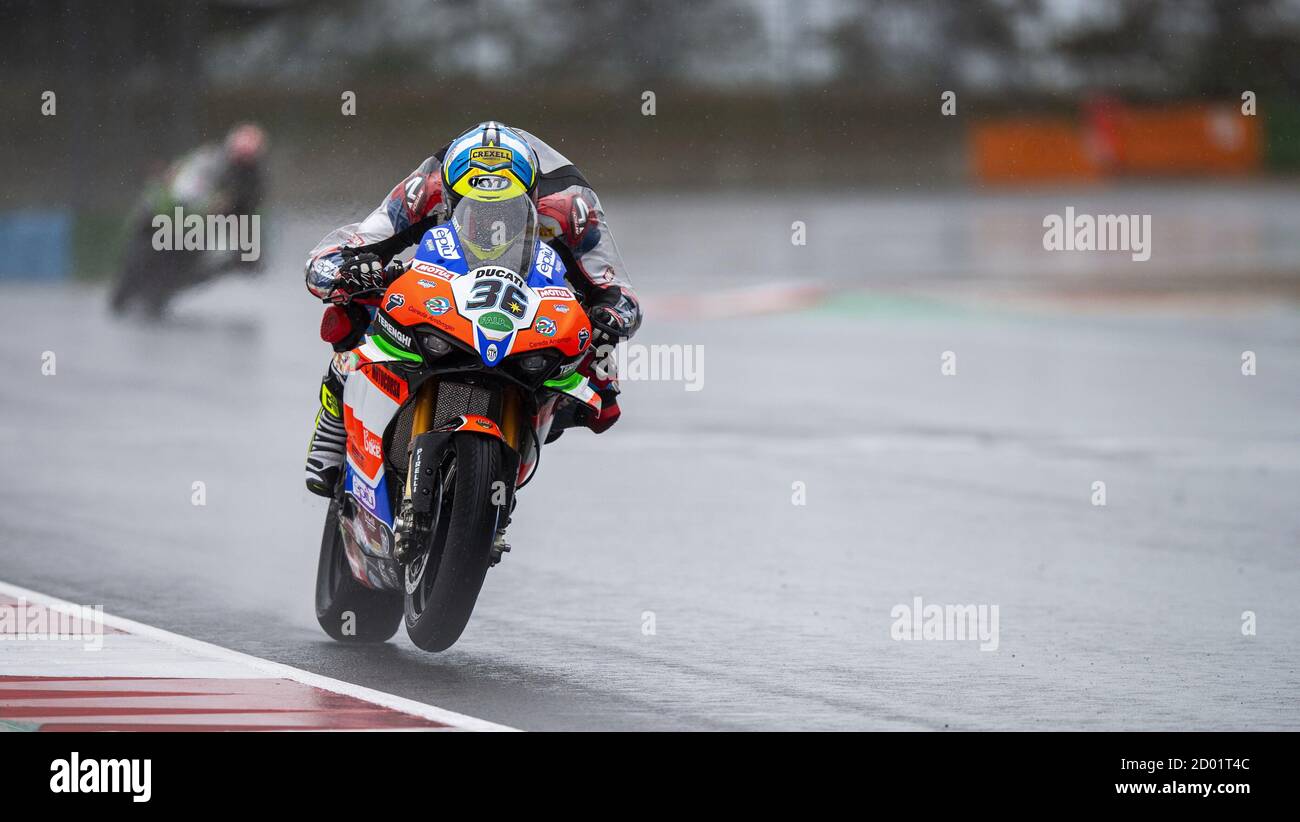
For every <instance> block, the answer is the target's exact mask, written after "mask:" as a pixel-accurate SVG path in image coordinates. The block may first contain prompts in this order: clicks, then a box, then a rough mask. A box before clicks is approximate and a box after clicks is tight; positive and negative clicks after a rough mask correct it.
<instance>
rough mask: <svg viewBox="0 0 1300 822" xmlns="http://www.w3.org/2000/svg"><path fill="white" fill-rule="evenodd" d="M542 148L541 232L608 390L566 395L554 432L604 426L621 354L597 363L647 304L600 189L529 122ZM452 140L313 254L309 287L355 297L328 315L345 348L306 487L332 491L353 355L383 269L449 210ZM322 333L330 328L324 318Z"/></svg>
mask: <svg viewBox="0 0 1300 822" xmlns="http://www.w3.org/2000/svg"><path fill="white" fill-rule="evenodd" d="M520 134H521V135H522V136H523V137H524V138H525V139H526V140H527V141H528V143H529V145H530V146H531V147H532V148H533V150H534V151H535V152H536V154H537V159H538V164H539V175H538V183H537V198H538V199H537V211H538V217H539V221H538V222H539V228H540V233H541V237H542V239H543V240H544V241H546V242H547V243H548V244H549V245H550V246H551V247H552V248H554V249H555V250H556V251H557V252H558V253H559V254H560V256H561V259H562V260H563V261H564V263H565V267H566V269H567V270H568V272H569V285H570V286H571V287H572V289H573V291H574V292H575V293H576V295H577V297H578V300H579V302H580V303H581V304H582V306H583V308H584V310H585V311H586V312H587V315H588V318H589V319H590V320H591V323H592V327H593V332H594V333H593V345H592V346H591V349H590V352H591V353H590V354H589V356H588V357H587V358H586V360H584V362H583V363H582V364H581V365H580V367H579V370H580V372H581V373H583V374H584V375H586V376H588V377H589V378H590V380H591V382H590V384H591V387H592V388H593V389H595V390H596V392H597V393H598V394H599V396H600V398H601V411H600V414H599V415H598V416H597V415H591V414H589V413H588V412H587V410H586V408H585V407H584V406H580V405H579V404H577V403H572V402H563V403H562V405H561V406H560V407H558V408H557V410H556V420H555V423H554V425H553V427H552V435H551V438H552V439H553V438H554V437H556V436H559V434H560V433H561V432H562V431H563V429H564V428H566V427H569V426H573V425H583V426H586V427H588V428H590V429H592V430H593V431H595V432H597V433H600V432H602V431H605V430H606V429H608V428H609V427H610V426H611V425H613V424H614V423H615V422H616V421H617V420H618V417H619V414H620V410H619V407H618V399H617V396H618V392H619V388H618V380H617V375H616V374H612V373H610V371H609V368H610V364H611V363H612V362H613V358H612V357H605V358H604V359H603V360H602V362H601V367H600V368H593V361H594V360H595V358H596V357H597V356H601V355H600V354H599V353H598V352H602V351H608V348H607V347H606V346H607V345H610V344H614V343H617V342H618V341H620V340H622V339H627V338H628V337H631V336H632V334H634V333H635V332H636V330H637V328H638V327H639V326H640V324H641V309H640V305H639V303H638V301H637V297H636V293H635V292H634V291H633V290H632V287H631V283H630V282H629V280H628V277H627V271H626V268H625V266H624V263H623V259H622V256H621V255H620V254H619V251H618V247H617V246H616V245H615V243H614V238H613V235H612V234H611V233H610V230H609V226H608V224H607V223H606V221H605V213H604V211H603V209H602V208H601V205H600V200H599V198H598V197H597V196H596V192H595V191H593V190H592V189H591V187H590V186H589V185H588V184H587V181H586V179H585V178H584V177H583V175H582V173H581V172H580V171H579V170H578V169H577V167H576V166H574V165H573V163H571V162H569V160H568V159H567V158H565V157H564V156H563V155H561V154H560V153H559V152H558V151H556V150H555V149H553V148H551V147H550V146H549V145H547V144H546V143H544V142H542V141H541V140H539V139H538V138H536V137H535V136H533V135H532V134H529V133H528V132H525V131H520ZM446 151H447V147H443V148H442V149H441V150H439V151H438V152H437V153H435V154H434V155H433V156H432V157H429V158H428V159H427V160H425V161H424V162H423V163H421V164H420V165H419V166H418V167H417V168H416V169H415V170H414V171H413V172H411V174H409V175H408V176H407V177H406V178H405V179H404V180H402V181H401V182H400V183H398V184H397V185H396V186H395V187H394V188H393V189H392V191H391V192H390V193H389V195H388V196H387V197H386V198H385V199H384V201H383V202H381V203H380V204H379V206H378V207H377V208H376V209H375V210H374V211H372V212H371V213H370V215H369V216H368V217H366V218H365V219H364V220H362V221H361V222H359V223H352V224H350V225H345V226H342V227H341V228H338V229H335V230H334V231H331V232H330V233H329V234H327V235H326V236H325V237H324V238H323V239H322V240H321V241H320V243H319V244H317V246H316V248H314V249H313V250H312V252H311V254H310V256H309V257H308V260H307V272H306V280H307V288H308V290H309V291H311V293H312V294H313V295H315V296H316V297H318V298H320V299H321V300H322V301H325V302H333V303H336V304H337V303H346V305H343V306H341V309H344V310H339V309H338V308H336V309H335V311H336V316H335V317H333V318H329V319H327V324H330V325H331V326H332V327H333V328H332V330H331V332H330V333H329V334H328V338H329V340H330V341H331V342H332V343H333V346H334V350H335V352H336V354H335V356H334V358H333V360H332V361H331V363H330V366H329V368H328V370H327V372H326V375H325V378H324V380H323V381H322V386H321V410H320V412H319V413H318V415H317V418H316V419H317V422H316V431H315V434H314V435H313V438H312V443H311V447H310V449H309V452H308V457H307V487H308V489H309V490H311V491H312V492H313V493H317V494H320V495H322V496H331V495H332V494H333V491H334V486H335V484H336V482H337V480H338V472H339V470H340V466H341V464H342V461H343V449H344V442H345V435H344V431H343V423H342V419H341V414H342V397H343V384H344V381H345V380H346V379H347V369H348V362H349V361H348V358H347V357H346V356H345V352H347V351H349V350H351V349H352V348H354V347H355V346H356V345H357V344H358V343H359V341H360V338H361V336H362V335H363V334H364V333H365V331H366V328H367V326H368V325H369V322H370V317H371V315H372V314H373V309H369V310H367V309H363V308H361V307H360V306H359V305H358V304H360V305H365V306H373V305H375V303H376V302H377V301H378V299H379V296H380V295H381V294H382V293H383V286H384V285H386V284H387V279H386V277H388V276H391V274H392V273H395V269H393V268H389V269H387V270H384V271H383V275H384V276H378V275H377V270H379V269H380V268H381V266H385V265H388V264H389V263H391V261H392V259H393V258H394V257H395V256H397V255H398V254H400V253H401V252H402V251H404V250H406V249H407V248H409V247H410V246H412V245H415V244H416V243H418V242H419V241H420V238H421V237H423V236H424V232H425V231H427V230H429V229H430V228H432V227H434V226H435V225H437V224H438V223H440V222H442V221H443V220H445V219H447V216H448V209H447V206H446V204H445V203H444V192H443V187H442V184H441V178H440V175H441V169H442V159H443V156H444V154H445V153H446ZM322 336H327V334H326V331H325V325H323V326H322Z"/></svg>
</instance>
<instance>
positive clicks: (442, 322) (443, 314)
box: [387, 260, 474, 347]
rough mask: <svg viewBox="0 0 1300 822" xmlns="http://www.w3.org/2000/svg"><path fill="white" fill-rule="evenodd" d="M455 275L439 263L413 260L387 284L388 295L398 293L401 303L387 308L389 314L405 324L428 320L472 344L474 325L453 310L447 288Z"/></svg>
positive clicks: (410, 324) (452, 297) (453, 335)
mask: <svg viewBox="0 0 1300 822" xmlns="http://www.w3.org/2000/svg"><path fill="white" fill-rule="evenodd" d="M455 277H456V275H455V274H453V273H452V272H450V271H448V270H447V269H445V268H442V267H441V266H436V265H433V264H432V263H426V262H424V261H423V260H416V261H415V262H414V263H413V264H412V265H411V269H410V270H409V271H407V272H406V273H405V274H403V275H402V276H401V277H399V278H398V279H397V281H396V282H394V283H393V284H392V285H390V286H389V287H388V292H387V293H388V294H389V295H391V294H401V295H402V304H401V305H399V306H395V307H391V308H389V309H388V314H389V316H391V317H392V318H393V319H394V320H396V321H397V322H399V323H401V324H402V325H405V326H407V327H411V326H416V325H419V324H421V323H428V324H429V325H432V326H433V327H435V328H437V329H439V330H441V331H443V332H445V333H447V334H450V335H451V336H452V337H455V338H456V339H458V340H460V341H461V342H463V343H465V344H466V345H469V346H471V347H472V346H473V344H474V326H473V325H471V324H470V321H469V320H467V319H465V318H464V317H462V316H461V315H460V313H459V312H457V311H456V297H455V295H454V294H453V293H452V290H451V281H452V280H453V279H454V278H455ZM387 304H388V305H390V306H391V305H392V303H391V302H388V303H387Z"/></svg>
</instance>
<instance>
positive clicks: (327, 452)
mask: <svg viewBox="0 0 1300 822" xmlns="http://www.w3.org/2000/svg"><path fill="white" fill-rule="evenodd" d="M320 404H321V409H320V411H319V412H318V413H317V414H316V430H315V431H313V432H312V435H311V445H310V446H308V448H307V490H308V491H311V492H312V493H313V494H317V495H319V496H322V497H327V498H328V497H332V496H334V488H335V487H336V486H337V485H338V482H339V473H340V472H341V471H342V470H343V449H344V447H345V446H346V445H347V441H348V437H347V431H346V430H345V429H344V427H343V381H342V379H340V378H339V375H338V374H337V372H336V371H335V369H334V368H333V366H331V367H330V370H329V373H328V374H326V375H325V379H323V380H321V386H320Z"/></svg>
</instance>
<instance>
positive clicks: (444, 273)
mask: <svg viewBox="0 0 1300 822" xmlns="http://www.w3.org/2000/svg"><path fill="white" fill-rule="evenodd" d="M430 250H432V249H430ZM411 270H413V271H418V272H420V273H421V274H429V275H431V276H434V277H439V278H441V279H444V280H450V279H452V278H453V277H455V276H456V275H455V274H453V273H452V272H450V271H448V270H447V269H445V268H443V267H442V266H440V265H434V264H433V263H430V262H425V261H424V260H416V261H415V262H413V263H411ZM426 283H427V284H426ZM420 285H422V286H424V287H425V288H437V287H438V284H437V283H431V282H428V281H427V280H420Z"/></svg>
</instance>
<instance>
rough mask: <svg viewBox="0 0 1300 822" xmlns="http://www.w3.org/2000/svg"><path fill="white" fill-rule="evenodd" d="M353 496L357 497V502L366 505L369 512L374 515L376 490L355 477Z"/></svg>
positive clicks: (353, 480) (353, 479)
mask: <svg viewBox="0 0 1300 822" xmlns="http://www.w3.org/2000/svg"><path fill="white" fill-rule="evenodd" d="M352 496H354V497H356V498H357V501H358V502H360V503H361V504H362V505H364V506H365V507H366V509H367V510H369V511H370V512H371V513H374V510H375V489H373V488H371V487H370V486H369V485H366V484H365V483H364V482H362V481H361V480H359V479H357V478H356V476H355V475H353V478H352Z"/></svg>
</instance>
